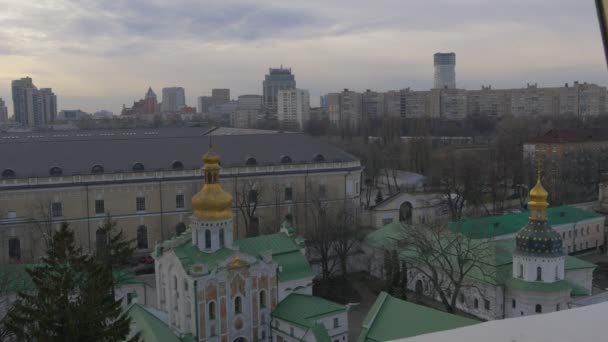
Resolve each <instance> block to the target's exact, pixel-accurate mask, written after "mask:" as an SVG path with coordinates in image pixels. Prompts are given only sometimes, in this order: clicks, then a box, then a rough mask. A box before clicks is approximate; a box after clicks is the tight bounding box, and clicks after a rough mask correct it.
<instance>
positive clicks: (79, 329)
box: [5, 223, 139, 342]
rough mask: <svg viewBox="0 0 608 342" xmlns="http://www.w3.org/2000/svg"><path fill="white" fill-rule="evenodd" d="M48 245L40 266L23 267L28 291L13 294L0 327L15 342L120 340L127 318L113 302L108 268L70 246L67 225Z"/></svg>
mask: <svg viewBox="0 0 608 342" xmlns="http://www.w3.org/2000/svg"><path fill="white" fill-rule="evenodd" d="M49 247H50V248H49V250H48V252H47V256H46V257H44V258H43V259H42V264H40V265H36V266H34V267H32V268H30V269H28V270H27V272H28V273H29V275H30V277H31V279H32V282H33V285H34V289H33V290H32V291H30V292H28V293H19V299H18V300H17V302H15V304H14V305H13V307H12V308H11V310H10V311H9V313H8V314H7V317H6V322H5V324H6V329H7V330H8V331H9V332H10V333H11V334H12V336H13V337H14V338H15V339H16V340H18V341H50V342H55V341H57V342H59V341H91V342H97V341H104V342H105V341H124V340H125V339H126V338H127V337H128V335H129V330H130V327H129V325H130V319H129V317H128V316H127V315H126V314H123V313H122V310H121V307H120V302H119V301H115V300H114V297H113V295H112V291H111V290H112V283H113V279H112V274H111V272H110V271H109V270H108V269H107V268H106V267H105V266H103V265H101V264H99V263H98V262H97V261H95V260H94V259H93V258H91V257H89V256H87V255H83V254H82V252H81V250H80V249H78V248H76V246H75V243H74V233H73V232H72V231H71V230H70V229H69V228H68V225H67V223H64V224H63V225H62V226H61V229H60V230H59V231H58V232H56V233H55V234H54V235H53V237H52V240H51V243H50V246H49ZM138 339H139V336H133V337H132V338H131V339H130V341H137V340H138Z"/></svg>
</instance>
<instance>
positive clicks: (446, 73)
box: [433, 52, 456, 89]
mask: <svg viewBox="0 0 608 342" xmlns="http://www.w3.org/2000/svg"><path fill="white" fill-rule="evenodd" d="M433 57H434V65H435V85H434V87H433V88H435V89H443V88H448V89H453V88H456V54H455V53H453V52H450V53H440V52H438V53H436V54H435V55H434V56H433Z"/></svg>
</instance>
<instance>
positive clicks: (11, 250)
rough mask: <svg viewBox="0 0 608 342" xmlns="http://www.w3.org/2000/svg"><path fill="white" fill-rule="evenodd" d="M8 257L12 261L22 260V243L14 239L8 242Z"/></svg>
mask: <svg viewBox="0 0 608 342" xmlns="http://www.w3.org/2000/svg"><path fill="white" fill-rule="evenodd" d="M8 257H9V259H11V260H12V261H19V260H21V241H19V238H16V237H13V238H10V239H9V240H8Z"/></svg>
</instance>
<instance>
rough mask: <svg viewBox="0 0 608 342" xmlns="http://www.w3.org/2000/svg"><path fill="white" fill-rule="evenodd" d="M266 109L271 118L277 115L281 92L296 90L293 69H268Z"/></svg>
mask: <svg viewBox="0 0 608 342" xmlns="http://www.w3.org/2000/svg"><path fill="white" fill-rule="evenodd" d="M262 87H263V88H264V108H265V110H266V115H267V116H268V117H269V118H274V117H276V115H277V95H278V93H279V90H291V89H296V79H295V75H294V74H292V73H291V68H283V66H281V67H280V68H278V69H275V68H270V69H268V75H266V77H265V79H264V82H263V83H262Z"/></svg>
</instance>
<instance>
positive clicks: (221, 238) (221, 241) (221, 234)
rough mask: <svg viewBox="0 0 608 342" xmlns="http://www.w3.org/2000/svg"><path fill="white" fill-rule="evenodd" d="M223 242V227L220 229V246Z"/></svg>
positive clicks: (221, 246)
mask: <svg viewBox="0 0 608 342" xmlns="http://www.w3.org/2000/svg"><path fill="white" fill-rule="evenodd" d="M224 244H225V237H224V228H222V229H220V248H223V247H224Z"/></svg>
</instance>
